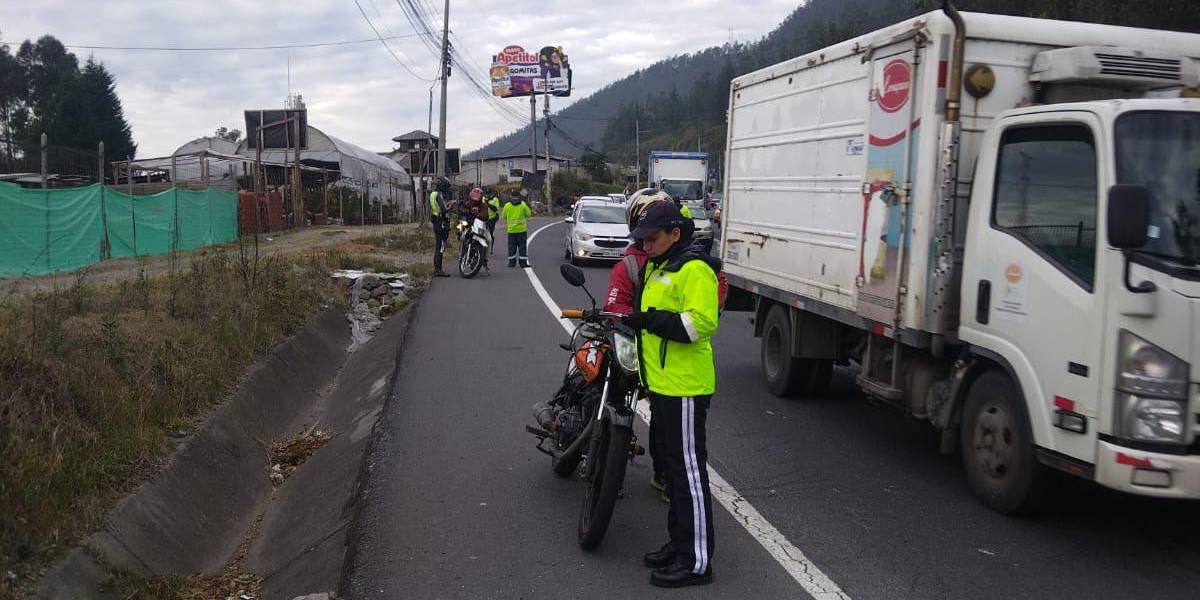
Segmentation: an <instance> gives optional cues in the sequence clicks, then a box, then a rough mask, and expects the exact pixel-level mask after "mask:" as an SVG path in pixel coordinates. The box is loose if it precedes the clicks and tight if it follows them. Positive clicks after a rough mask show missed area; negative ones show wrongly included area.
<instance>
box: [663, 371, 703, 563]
mask: <svg viewBox="0 0 1200 600" xmlns="http://www.w3.org/2000/svg"><path fill="white" fill-rule="evenodd" d="M711 400H712V396H695V397H687V398H676V397H672V396H660V395H658V394H655V393H651V394H650V407H651V411H652V412H653V417H652V420H653V421H658V424H657V426H656V427H655V431H654V443H655V444H656V445H657V452H656V453H655V458H656V459H657V460H658V462H659V463H660V464H661V465H662V468H663V475H664V476H665V477H666V480H667V493H668V494H669V495H670V498H671V508H670V509H669V510H668V511H667V532H668V533H669V534H670V536H671V543H672V544H674V546H675V551H676V552H677V553H678V554H677V556H678V558H677V559H676V560H678V561H682V562H683V564H686V565H689V566H691V567H692V571H693V572H695V573H704V572H705V571H707V570H708V567H709V564H710V561H711V560H712V555H713V547H714V544H713V514H712V494H711V493H710V492H709V488H708V445H707V443H708V441H707V435H706V433H705V423H706V421H707V419H708V404H709V401H711Z"/></svg>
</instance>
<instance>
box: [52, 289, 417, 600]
mask: <svg viewBox="0 0 1200 600" xmlns="http://www.w3.org/2000/svg"><path fill="white" fill-rule="evenodd" d="M411 311H412V307H411V306H410V307H408V308H406V309H405V310H404V311H401V312H400V313H398V314H397V315H395V316H393V317H392V318H391V319H388V320H387V321H386V322H385V323H384V325H383V327H382V328H381V329H380V330H379V332H378V333H377V334H376V336H375V337H374V338H373V339H372V340H371V341H370V342H368V343H367V344H366V345H365V346H363V347H362V348H360V349H359V350H358V351H357V352H355V353H353V354H347V353H346V351H345V349H346V346H347V345H348V343H349V338H350V327H349V326H348V325H347V324H346V320H345V319H346V317H345V315H344V314H342V313H341V312H340V311H336V310H327V311H325V312H323V313H320V314H319V315H317V316H316V317H314V318H313V319H312V320H311V321H310V322H309V323H308V324H307V325H305V327H304V328H303V329H302V330H301V331H300V332H299V333H298V334H296V335H295V336H293V337H292V338H290V339H289V340H287V341H285V342H283V343H281V344H279V345H278V346H276V347H275V348H274V349H272V351H271V352H270V354H269V355H268V356H267V357H266V358H265V359H264V360H262V361H261V362H260V363H259V366H257V367H255V368H252V370H251V372H250V373H249V375H248V377H247V378H246V379H245V381H244V382H243V383H242V384H241V385H240V386H239V387H238V389H237V390H236V391H235V392H234V393H233V394H232V395H231V397H230V400H229V401H228V402H226V403H225V404H223V405H221V406H220V407H218V408H217V409H215V410H214V411H213V412H212V413H211V414H210V416H209V417H208V418H207V419H206V421H205V422H204V424H203V425H201V426H200V428H199V429H198V430H197V432H196V433H195V434H194V435H193V436H192V437H191V438H190V439H189V440H188V441H187V442H185V443H184V445H182V446H181V447H180V448H178V449H177V450H176V452H175V453H174V454H173V455H172V457H171V458H170V459H169V461H168V463H167V465H166V466H165V467H164V468H163V469H162V470H161V471H160V472H159V473H157V474H156V475H155V476H154V477H153V478H152V479H151V480H149V481H147V482H145V483H143V484H141V485H140V486H138V488H137V489H136V490H135V491H134V492H133V493H132V494H130V495H129V496H128V497H126V498H124V499H123V500H121V501H120V502H118V504H117V506H116V507H114V508H113V510H112V511H110V513H109V515H108V516H107V518H106V520H105V525H104V527H103V528H102V529H101V530H100V531H99V532H97V533H96V534H94V535H92V536H91V537H90V538H88V540H87V541H86V542H85V544H84V547H80V548H75V549H74V550H72V551H71V552H70V553H69V554H68V555H67V557H66V558H64V560H63V561H61V562H60V563H58V564H57V565H55V566H54V567H53V568H51V569H50V570H49V571H48V573H47V574H46V576H45V577H43V578H42V580H41V581H40V582H39V586H38V589H37V597H40V598H50V599H59V598H64V599H65V598H72V599H75V598H105V597H106V596H105V595H103V594H102V593H100V592H99V591H98V586H99V584H100V583H102V582H103V581H104V580H105V578H106V576H107V570H108V569H107V568H106V566H107V565H111V566H115V567H120V568H124V569H127V570H129V571H132V572H134V573H138V574H142V575H161V574H167V573H179V574H195V573H202V574H209V575H211V574H216V573H218V572H220V570H221V569H222V568H223V566H224V565H225V564H226V563H227V562H228V561H229V560H230V559H231V558H232V557H233V555H234V553H235V552H236V551H237V549H238V546H239V545H240V544H241V543H242V542H243V541H244V539H245V536H246V534H247V532H248V531H249V530H250V529H251V527H252V525H253V524H254V523H255V521H256V520H257V518H258V516H259V515H260V514H261V515H262V521H261V524H260V527H259V533H258V535H257V537H256V538H255V539H254V541H253V542H252V543H251V545H250V548H249V551H248V552H247V555H246V562H245V567H246V569H247V570H249V571H252V572H255V573H258V574H259V575H260V576H262V577H263V579H264V586H263V593H264V598H268V599H272V598H283V599H288V598H292V597H294V596H298V595H303V594H308V593H314V592H326V591H332V590H334V589H336V588H337V586H338V584H339V581H340V578H341V570H342V566H343V562H344V554H345V543H346V539H347V537H348V536H347V534H348V527H349V526H350V524H351V522H352V521H353V518H354V514H355V511H354V499H355V498H356V497H357V495H356V491H355V490H356V487H357V486H358V480H359V474H360V470H361V465H362V464H363V459H364V458H365V456H366V449H367V445H368V442H369V441H370V437H371V436H370V433H371V431H372V429H373V426H374V423H375V421H376V420H377V418H378V416H379V414H380V410H381V409H382V406H383V404H384V402H385V400H386V397H387V395H388V393H389V392H390V390H391V384H392V382H394V380H395V374H396V365H397V360H398V353H399V346H400V343H401V342H402V340H403V338H404V336H405V334H406V332H407V330H408V322H409V318H410V316H411ZM303 423H319V424H320V426H321V427H322V428H330V429H332V431H333V432H334V437H333V439H331V440H330V441H329V442H328V443H327V444H326V445H325V446H324V447H322V448H321V449H320V450H318V451H317V452H316V453H314V454H313V455H312V456H311V457H309V459H308V460H307V461H306V462H305V463H304V465H303V466H301V468H300V469H299V470H297V471H296V472H295V473H294V474H293V475H292V476H291V477H290V478H288V479H287V480H286V481H285V482H284V483H283V484H282V485H281V486H279V487H278V488H277V489H272V485H271V482H270V479H269V478H268V473H269V471H270V465H269V464H268V456H267V450H268V449H269V447H270V443H271V442H272V441H273V440H278V439H283V438H287V437H290V436H291V435H292V434H294V433H295V432H296V430H297V429H298V428H299V427H300V425H301V424H303Z"/></svg>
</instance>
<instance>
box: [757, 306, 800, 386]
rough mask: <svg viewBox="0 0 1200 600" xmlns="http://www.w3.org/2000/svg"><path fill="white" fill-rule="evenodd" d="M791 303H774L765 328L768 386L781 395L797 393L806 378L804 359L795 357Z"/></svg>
mask: <svg viewBox="0 0 1200 600" xmlns="http://www.w3.org/2000/svg"><path fill="white" fill-rule="evenodd" d="M787 310H788V309H787V307H785V306H783V305H782V304H776V305H775V306H772V307H771V309H770V310H769V311H768V312H767V318H766V320H764V321H763V328H762V356H761V357H760V362H761V363H762V371H763V379H765V380H766V382H767V390H769V391H770V392H771V393H772V394H774V395H776V396H779V397H781V398H784V397H789V396H794V395H796V393H797V392H799V391H800V384H801V383H802V382H803V379H804V370H805V369H804V367H805V365H804V364H803V361H801V360H798V359H796V358H793V357H792V351H791V348H792V328H791V326H790V324H789V323H788V315H787Z"/></svg>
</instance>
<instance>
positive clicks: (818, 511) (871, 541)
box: [347, 221, 1200, 600]
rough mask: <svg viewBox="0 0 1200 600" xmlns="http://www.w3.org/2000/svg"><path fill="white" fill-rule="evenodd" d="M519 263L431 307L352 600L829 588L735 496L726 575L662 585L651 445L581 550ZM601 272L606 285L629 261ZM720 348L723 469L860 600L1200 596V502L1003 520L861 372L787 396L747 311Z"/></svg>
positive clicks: (1106, 502)
mask: <svg viewBox="0 0 1200 600" xmlns="http://www.w3.org/2000/svg"><path fill="white" fill-rule="evenodd" d="M545 222H546V221H540V222H539V221H534V222H532V223H531V230H533V229H536V228H537V227H540V226H541V225H542V224H544V223H545ZM500 241H501V243H503V242H504V240H503V238H502V236H501V240H500ZM501 248H503V246H501ZM530 256H531V259H532V261H533V264H534V272H535V273H536V274H537V276H538V277H539V279H540V280H541V281H542V283H543V285H544V286H545V287H546V289H547V290H548V291H549V293H550V295H551V296H552V297H553V299H554V300H555V301H556V302H558V303H559V304H561V305H563V306H580V305H583V304H584V303H585V302H586V297H585V296H584V295H583V293H582V292H581V291H580V290H577V289H574V288H571V287H569V286H568V285H567V284H566V283H564V282H563V281H562V280H561V278H560V276H559V274H558V265H559V264H560V263H561V262H562V227H561V226H553V227H551V228H550V229H548V230H546V231H544V232H543V233H541V234H540V235H539V236H538V237H537V238H536V240H535V242H534V243H533V244H532V245H531V248H530ZM501 261H502V259H496V263H497V265H498V266H497V267H496V268H495V269H494V270H493V275H491V276H490V277H485V278H482V279H476V280H462V279H460V278H457V277H455V278H451V279H441V280H437V281H436V282H435V283H434V285H433V287H432V288H431V289H430V290H429V291H428V292H426V294H425V297H424V298H423V299H422V300H421V304H420V306H419V307H418V310H417V313H416V315H415V319H416V321H415V323H414V324H413V326H412V328H411V329H410V331H409V336H408V340H407V341H406V347H405V349H404V352H403V358H402V361H401V369H402V371H401V376H400V377H399V379H398V381H397V384H396V387H395V389H394V390H393V393H392V397H391V399H390V401H389V404H388V406H387V409H386V411H385V414H384V416H383V420H382V422H381V425H380V427H379V430H378V433H377V439H376V440H375V450H374V452H373V456H372V458H371V460H370V461H369V465H368V468H369V473H368V476H367V482H368V484H367V485H368V491H367V497H366V502H365V506H364V507H363V509H362V510H363V512H362V514H361V519H360V526H359V528H358V530H357V531H356V532H355V535H354V537H353V543H354V545H353V548H352V553H353V562H352V565H351V570H350V573H349V574H348V585H347V587H348V589H349V591H350V596H351V597H352V598H613V597H616V598H630V597H637V598H657V597H672V598H675V597H678V598H698V597H705V598H806V597H808V595H807V594H806V593H805V592H804V591H803V589H801V587H800V586H799V585H798V584H797V583H796V582H795V581H794V580H793V579H792V578H791V577H790V576H789V575H788V574H787V573H786V572H785V571H784V569H783V567H781V566H780V564H779V563H777V562H776V561H775V560H774V559H773V558H772V557H771V555H769V554H768V553H767V551H766V550H764V549H763V546H762V545H760V544H759V543H758V542H757V541H756V540H755V539H754V537H752V536H751V534H750V533H749V532H748V531H747V530H746V529H744V528H743V527H742V526H741V525H740V524H739V522H738V521H736V520H735V519H733V518H732V517H731V516H730V515H729V513H727V512H726V511H725V510H723V509H722V508H718V507H716V505H715V504H714V510H715V511H716V512H717V524H716V526H717V550H716V553H715V556H714V562H713V564H714V571H715V582H714V584H713V585H712V586H709V587H706V588H692V589H686V590H673V591H663V590H657V589H654V588H651V587H650V586H649V585H648V582H647V579H648V573H647V572H646V570H645V569H643V568H642V567H641V566H640V556H641V554H642V553H643V552H645V551H647V550H650V549H654V548H656V547H657V546H658V545H659V544H661V542H662V541H664V540H665V531H664V521H665V516H664V515H665V505H663V504H661V503H659V501H658V500H657V499H656V498H655V497H654V495H653V494H652V493H651V490H650V488H649V486H647V485H645V481H646V479H647V461H646V460H644V459H639V460H638V462H636V463H635V464H634V465H633V466H632V467H631V469H630V471H629V473H628V476H627V482H628V483H627V485H626V498H625V499H623V500H621V501H620V503H619V504H618V506H617V511H616V516H615V517H614V521H613V525H612V528H611V529H610V531H609V534H608V536H607V538H606V540H605V542H604V544H603V546H601V548H600V549H599V550H598V551H596V552H594V553H586V552H583V551H581V550H580V549H579V548H578V546H577V545H576V544H575V540H574V536H575V519H576V515H577V509H578V504H579V501H580V498H581V496H582V489H581V488H580V484H579V483H578V482H575V481H564V480H561V479H558V478H557V477H555V476H554V475H553V474H552V473H551V472H550V469H549V459H548V458H547V457H545V456H544V455H542V454H540V453H538V452H536V451H535V450H534V449H533V443H532V438H531V436H529V435H528V434H526V433H524V431H523V427H524V425H525V424H526V423H528V422H531V419H532V417H531V416H530V414H529V413H530V410H529V407H530V406H531V405H532V404H533V403H534V402H536V401H538V400H542V399H544V398H545V397H547V396H548V395H549V394H551V393H552V392H553V390H554V389H555V387H556V386H557V384H558V381H559V378H560V376H561V369H562V367H563V363H564V360H565V355H564V354H563V353H562V352H561V351H560V350H559V349H558V348H557V344H558V343H559V342H560V341H563V340H564V339H565V334H564V333H563V330H562V328H561V327H560V326H559V325H558V323H557V322H556V321H555V320H554V319H553V318H551V316H550V314H549V312H548V311H547V310H546V308H545V307H544V305H543V303H542V302H541V301H540V300H539V298H538V296H537V295H536V294H535V293H534V291H533V289H532V286H531V285H530V282H529V280H528V278H527V277H526V276H525V274H524V273H522V272H521V271H519V270H517V269H507V268H505V267H504V266H503V264H502V262H501ZM585 272H586V273H587V276H588V288H589V289H590V290H591V291H592V293H593V294H595V295H596V296H597V297H599V296H600V295H601V294H602V293H603V291H604V288H605V285H606V282H607V277H608V266H602V265H597V266H594V267H587V268H585ZM714 348H715V353H716V356H717V382H718V384H717V385H718V391H717V395H716V397H715V398H714V401H713V405H712V409H711V412H710V416H709V440H710V442H709V445H710V461H711V462H710V465H711V466H712V467H713V468H714V469H716V470H717V471H719V472H720V474H721V475H723V476H724V478H725V479H726V480H727V481H728V482H729V483H730V484H732V486H733V487H735V488H736V490H737V491H738V492H739V493H740V494H741V495H743V496H744V497H745V498H747V499H748V500H749V501H750V502H751V503H752V504H753V506H754V507H755V508H756V509H757V510H758V511H759V513H761V514H762V516H763V517H764V518H765V519H767V520H768V521H769V522H770V523H771V524H772V525H774V527H775V528H776V529H778V530H779V532H781V533H782V534H783V535H784V536H786V538H787V539H788V541H790V542H791V543H792V544H794V545H795V546H796V547H798V548H799V549H800V550H801V551H803V552H804V553H805V554H806V555H807V557H808V558H809V559H811V560H812V562H813V563H815V565H816V566H817V567H819V568H820V570H821V571H823V572H824V574H825V575H827V576H828V577H829V578H830V579H832V580H833V581H834V582H835V583H836V584H837V585H838V586H840V588H841V590H842V591H843V592H844V593H845V594H846V595H847V596H849V597H850V598H855V599H863V598H869V599H892V598H914V599H934V598H953V599H957V598H1048V599H1049V598H1054V599H1058V598H1084V597H1093V598H1138V599H1139V600H1144V599H1146V598H1155V599H1166V598H1197V597H1200V549H1198V543H1197V540H1198V538H1200V519H1198V518H1197V516H1196V515H1197V511H1198V510H1200V505H1197V504H1195V503H1182V502H1164V501H1157V500H1150V499H1145V498H1137V497H1129V496H1123V495H1119V494H1116V493H1113V492H1109V491H1107V490H1103V489H1101V488H1099V487H1097V486H1093V485H1090V484H1087V483H1085V482H1079V481H1067V480H1063V481H1062V482H1061V483H1060V485H1059V486H1057V488H1056V493H1055V500H1054V502H1053V503H1052V505H1051V506H1050V507H1049V508H1048V509H1047V510H1046V511H1045V513H1044V514H1042V515H1041V516H1040V517H1038V518H1032V519H1012V518H1007V517H1003V516H1000V515H997V514H994V513H992V512H990V511H988V510H987V509H986V508H984V507H983V506H981V505H980V504H978V503H977V502H976V501H975V500H974V499H973V497H972V496H971V494H970V491H969V489H968V487H967V484H966V481H965V479H964V478H963V477H962V475H961V471H960V468H959V465H958V461H957V458H956V457H944V456H941V455H939V454H938V452H937V437H936V436H935V435H934V434H933V433H932V431H930V430H929V429H928V428H927V427H926V426H925V425H923V424H921V423H917V422H910V421H907V420H906V419H904V418H903V417H902V416H901V415H899V414H898V413H896V412H894V411H893V410H892V409H890V408H886V407H883V406H878V405H875V404H872V403H869V402H867V401H865V400H864V399H862V398H861V396H859V395H858V394H857V393H856V392H855V391H854V388H853V386H852V384H851V381H852V377H851V375H850V374H849V373H846V372H839V373H838V375H837V377H836V378H835V385H834V390H833V392H832V393H831V394H830V395H829V397H827V398H821V399H809V400H785V399H779V398H775V397H774V396H771V395H770V394H769V393H767V392H766V390H765V389H764V386H763V384H762V381H761V376H760V374H759V365H758V354H759V351H758V340H757V339H755V338H754V337H753V329H752V327H751V326H750V324H749V319H748V315H747V314H746V313H726V314H725V315H724V317H723V318H722V322H721V325H720V330H719V332H718V334H717V337H716V340H715V341H714ZM643 434H644V430H643Z"/></svg>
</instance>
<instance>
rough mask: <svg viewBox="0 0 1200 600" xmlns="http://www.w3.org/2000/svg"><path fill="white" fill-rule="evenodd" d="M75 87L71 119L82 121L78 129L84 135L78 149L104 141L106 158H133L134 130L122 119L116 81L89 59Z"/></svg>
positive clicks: (123, 116)
mask: <svg viewBox="0 0 1200 600" xmlns="http://www.w3.org/2000/svg"><path fill="white" fill-rule="evenodd" d="M78 88H79V101H80V103H79V105H78V107H77V108H76V111H77V112H75V114H74V115H72V116H73V119H72V120H75V119H78V120H79V121H81V122H82V125H81V130H82V131H84V132H85V133H86V136H87V137H85V140H81V142H85V145H82V146H80V147H84V148H87V147H92V146H95V145H96V143H97V142H101V141H103V142H104V153H105V154H107V155H108V156H119V157H125V156H136V154H137V144H135V143H134V142H133V130H132V128H130V126H129V123H128V122H127V121H126V120H125V111H124V110H123V109H122V108H121V99H120V98H118V97H117V90H116V82H115V81H114V80H113V77H112V75H111V74H110V73H109V72H108V69H105V68H104V65H103V64H101V63H98V62H95V61H94V60H92V59H90V58H89V59H88V61H87V63H86V64H85V65H84V67H83V72H82V73H81V74H80V77H79V85H78Z"/></svg>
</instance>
